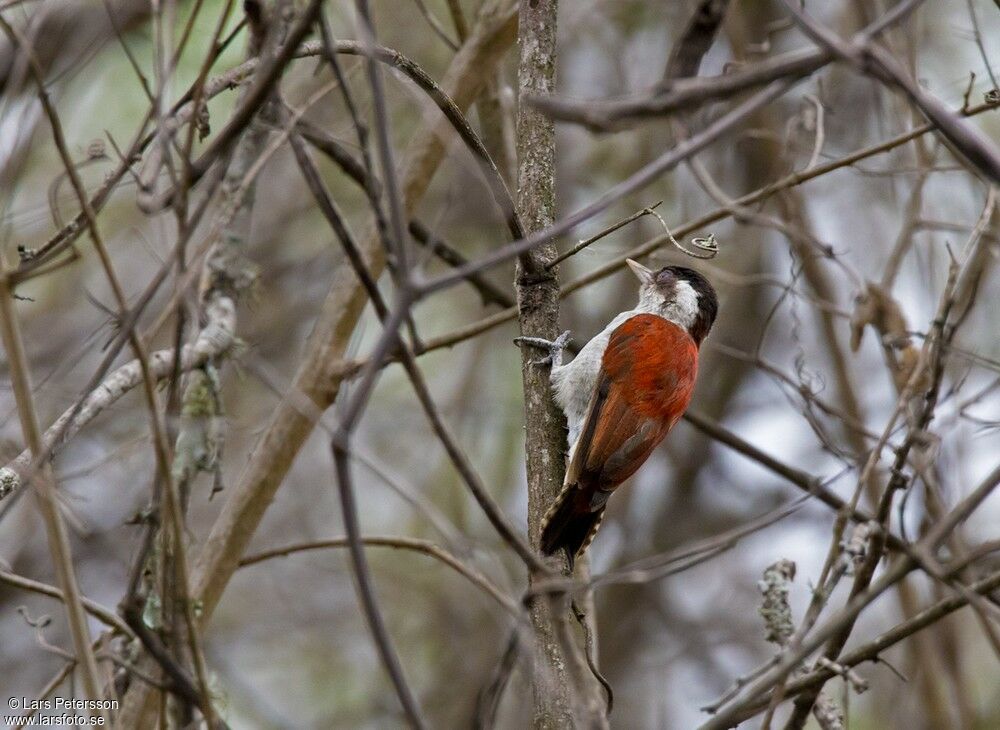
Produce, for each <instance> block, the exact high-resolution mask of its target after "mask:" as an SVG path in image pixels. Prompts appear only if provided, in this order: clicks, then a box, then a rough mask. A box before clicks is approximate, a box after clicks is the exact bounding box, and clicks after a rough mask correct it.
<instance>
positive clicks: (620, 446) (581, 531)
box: [517, 259, 719, 570]
mask: <svg viewBox="0 0 1000 730" xmlns="http://www.w3.org/2000/svg"><path fill="white" fill-rule="evenodd" d="M627 263H628V265H629V268H631V269H632V271H633V273H634V274H635V275H636V277H637V278H638V279H639V303H638V304H637V305H636V306H635V308H634V309H630V310H628V311H625V312H622V313H621V314H619V315H618V316H617V317H615V318H614V319H612V320H611V322H610V323H609V324H608V326H607V327H605V328H604V330H602V331H601V333H600V334H598V335H597V336H596V337H594V338H593V339H592V340H590V342H588V343H587V344H586V345H584V347H583V348H582V349H581V350H580V352H579V354H578V355H577V356H576V357H575V358H573V361H572V362H570V363H569V364H567V365H563V364H562V351H563V349H564V348H565V346H566V344H567V343H568V341H569V332H564V333H563V334H562V335H560V336H559V337H558V338H557V339H556V340H554V341H552V342H549V341H548V340H543V339H540V338H533V337H521V338H518V340H517V341H518V342H519V343H524V344H529V345H535V346H538V347H543V348H547V349H548V350H549V356H548V357H546V358H544V359H543V360H541V361H537V362H538V363H540V364H550V365H551V367H552V370H551V382H552V387H553V391H554V395H555V400H556V403H557V404H558V405H559V407H560V408H561V409H562V410H563V412H564V413H565V414H566V421H567V424H568V426H569V434H568V438H567V443H568V445H569V449H568V452H567V457H566V458H567V468H566V479H565V481H564V482H563V488H562V490H561V491H560V493H559V495H558V496H557V497H556V499H555V502H553V504H552V506H551V507H550V508H549V510H548V512H547V513H546V514H545V517H544V520H543V525H542V539H541V549H542V552H543V553H544V554H546V555H552V554H554V553H556V552H557V551H558V550H560V549H561V550H563V551H565V553H566V558H567V560H568V561H569V566H570V569H571V570H572V568H573V563H574V560H575V559H576V557H577V556H578V555H580V554H581V553H583V552H584V551H585V550H586V549H587V547H588V546H589V545H590V543H591V541H592V540H593V539H594V536H595V535H596V534H597V530H598V529H599V528H600V526H601V519H602V518H603V516H604V509H605V506H606V505H607V501H608V497H610V496H611V493H612V492H613V491H614V490H615V489H616V488H617V487H618V486H619V485H620V484H621V483H622V482H624V481H625V480H626V479H628V478H629V477H630V476H632V474H634V473H635V472H636V470H637V469H638V468H639V467H640V466H642V464H643V462H645V461H646V459H647V458H648V457H649V455H650V453H652V451H653V449H654V448H655V447H656V445H657V444H659V443H660V441H662V440H663V438H664V436H666V435H667V433H669V431H670V429H671V428H673V426H674V424H675V423H677V421H678V420H679V419H680V417H681V416H682V415H683V414H684V411H685V410H687V407H688V403H690V401H691V394H692V392H693V390H694V383H695V378H696V376H697V373H698V348H699V347H700V345H701V342H702V340H704V339H705V336H706V335H708V333H709V330H711V329H712V324H713V323H714V322H715V317H716V314H717V313H718V309H719V301H718V298H717V297H716V294H715V289H713V288H712V285H711V284H710V283H709V281H708V279H706V278H705V277H704V276H702V275H701V274H700V273H698V272H697V271H695V270H693V269H689V268H687V267H684V266H667V267H664V268H662V269H660V270H659V271H653V270H652V269H648V268H646V267H645V266H643V265H642V264H640V263H638V262H636V261H633V260H632V259H627Z"/></svg>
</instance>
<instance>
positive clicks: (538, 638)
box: [515, 0, 574, 728]
mask: <svg viewBox="0 0 1000 730" xmlns="http://www.w3.org/2000/svg"><path fill="white" fill-rule="evenodd" d="M557 9H558V0H522V2H521V7H520V14H519V25H518V45H519V50H520V62H519V65H518V100H519V106H518V114H517V159H518V166H517V182H518V196H517V208H518V215H519V216H520V217H521V221H522V224H523V225H524V228H525V231H526V232H528V233H530V232H533V231H537V230H539V229H541V228H544V227H546V226H548V225H549V224H551V223H552V221H553V218H554V215H555V129H554V126H553V124H552V121H551V120H549V119H548V118H546V117H545V116H543V115H541V114H539V113H538V112H536V111H535V110H534V109H531V108H530V107H528V106H527V105H526V104H524V103H523V99H524V97H525V96H526V95H528V94H546V93H550V92H551V91H552V90H553V88H554V86H555V68H556V14H557ZM555 255H556V250H555V245H554V244H551V243H547V244H545V245H544V246H539V247H537V248H535V249H534V250H533V251H531V252H529V253H528V254H526V255H525V256H523V257H522V258H521V259H520V260H519V261H518V265H517V274H516V282H515V285H516V288H517V305H518V321H519V323H520V327H521V334H522V335H525V336H531V337H543V338H545V339H547V340H552V339H554V338H555V337H556V335H557V334H558V329H559V282H558V281H557V280H556V277H555V273H554V272H550V271H547V270H546V269H545V264H546V263H548V262H549V261H551V260H552V259H553V258H555ZM539 356H540V353H539V352H538V351H537V350H534V349H532V348H529V347H525V348H522V352H521V360H522V373H523V380H524V422H525V455H526V462H527V475H528V536H529V538H530V540H531V544H532V546H533V547H535V548H537V547H538V542H539V538H540V536H541V531H542V517H543V515H544V514H545V510H546V509H548V507H549V505H550V504H551V503H552V500H554V499H555V497H556V494H557V493H558V492H559V489H560V487H561V486H562V479H563V472H564V465H563V452H564V448H565V419H564V418H563V415H562V413H561V412H560V411H559V409H558V408H557V407H556V405H555V403H554V401H553V400H552V393H551V388H550V386H549V370H548V368H543V367H536V366H534V365H532V364H531V361H532V360H534V359H537V358H538V357H539ZM565 614H566V611H565V607H563V606H562V603H557V602H555V601H545V600H536V601H535V602H534V605H533V606H532V609H531V621H532V625H533V627H534V631H535V646H534V647H533V650H534V651H533V655H532V686H533V691H534V716H533V717H534V720H533V726H534V727H536V728H568V727H574V722H573V696H574V692H573V687H572V676H571V673H570V669H569V664H568V662H567V657H566V656H565V652H564V647H563V645H562V644H561V642H560V641H559V636H560V634H562V635H565V633H564V632H563V631H562V629H564V628H566V624H565V622H566V621H567V617H566V615H565ZM560 623H561V624H562V626H560V625H559V624H560Z"/></svg>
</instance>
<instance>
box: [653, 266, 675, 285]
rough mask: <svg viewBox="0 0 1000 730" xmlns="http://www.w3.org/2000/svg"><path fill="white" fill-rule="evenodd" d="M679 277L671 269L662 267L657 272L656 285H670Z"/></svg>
mask: <svg viewBox="0 0 1000 730" xmlns="http://www.w3.org/2000/svg"><path fill="white" fill-rule="evenodd" d="M676 279H677V277H676V276H675V275H674V272H672V271H671V270H670V269H660V270H659V271H657V272H656V285H657V286H660V287H663V286H669V285H671V284H673V283H674V281H676Z"/></svg>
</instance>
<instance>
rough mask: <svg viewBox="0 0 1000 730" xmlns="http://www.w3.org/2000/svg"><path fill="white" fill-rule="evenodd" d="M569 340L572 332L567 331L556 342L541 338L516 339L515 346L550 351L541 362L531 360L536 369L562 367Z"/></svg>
mask: <svg viewBox="0 0 1000 730" xmlns="http://www.w3.org/2000/svg"><path fill="white" fill-rule="evenodd" d="M569 340H570V331H569V330H566V331H565V332H563V333H562V334H561V335H559V336H558V337H556V338H555V339H554V340H546V339H543V338H541V337H515V338H514V344H515V345H517V346H518V347H520V346H521V345H531V346H532V347H539V348H541V349H543V350H548V351H549V354H548V355H546V356H545V357H543V358H541V359H539V360H531V361H530V362H531V364H532V365H534V366H536V367H544V366H546V365H550V366H552V367H559V366H560V365H562V353H563V350H564V349H565V348H566V346H567V345H568V344H569Z"/></svg>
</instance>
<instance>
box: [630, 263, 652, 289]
mask: <svg viewBox="0 0 1000 730" xmlns="http://www.w3.org/2000/svg"><path fill="white" fill-rule="evenodd" d="M625 263H626V264H628V267H629V268H630V269H632V273H633V274H635V275H636V278H638V279H639V281H641V282H642V283H643V284H649V283H651V282H652V281H653V277H654V272H653V270H652V269H647V268H646V267H645V266H643V265H642V264H640V263H639V262H638V261H634V260H632V259H625Z"/></svg>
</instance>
